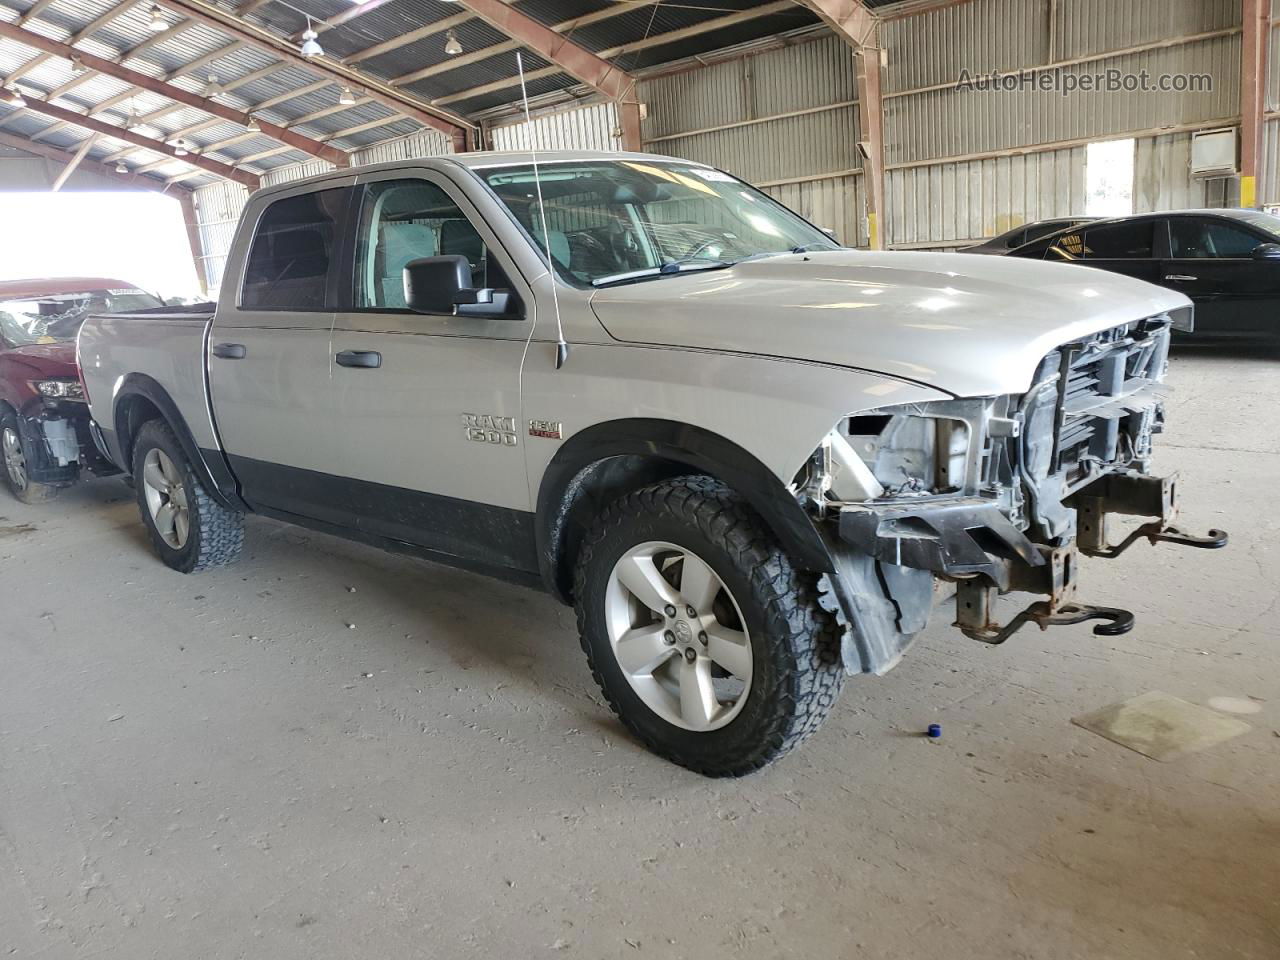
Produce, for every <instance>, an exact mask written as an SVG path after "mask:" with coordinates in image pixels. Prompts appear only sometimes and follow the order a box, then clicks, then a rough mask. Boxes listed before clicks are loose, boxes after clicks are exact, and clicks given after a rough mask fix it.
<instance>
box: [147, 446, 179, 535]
mask: <svg viewBox="0 0 1280 960" xmlns="http://www.w3.org/2000/svg"><path fill="white" fill-rule="evenodd" d="M142 484H143V493H144V494H145V496H146V500H147V509H148V510H149V511H150V512H151V522H152V523H154V524H155V528H156V532H157V533H159V534H160V538H161V539H162V540H164V542H165V543H167V544H168V545H169V546H171V547H172V548H173V549H175V550H181V549H182V548H183V547H184V546H186V543H187V536H188V535H189V534H190V532H191V512H190V509H189V507H188V504H187V490H186V487H185V486H184V485H183V483H182V474H181V473H179V472H178V468H177V466H175V465H174V462H173V460H171V459H170V458H169V455H168V454H167V453H165V452H164V451H163V450H161V449H160V448H159V447H152V448H151V449H150V450H148V451H147V455H146V457H145V459H144V460H143V461H142Z"/></svg>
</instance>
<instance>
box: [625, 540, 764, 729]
mask: <svg viewBox="0 0 1280 960" xmlns="http://www.w3.org/2000/svg"><path fill="white" fill-rule="evenodd" d="M605 622H606V626H607V632H608V635H609V644H610V647H611V648H612V650H613V654H614V657H615V658H616V660H617V663H618V666H619V667H620V668H621V670H622V673H623V675H624V676H625V677H626V678H627V682H628V683H629V684H630V685H631V689H632V690H634V691H635V693H636V694H637V696H639V697H640V699H641V700H642V701H644V703H645V705H646V706H647V707H649V709H650V710H652V711H653V712H654V713H656V714H657V715H658V716H659V717H661V718H662V719H663V720H665V721H667V722H668V723H671V724H674V725H675V726H678V727H682V728H684V729H686V730H694V731H697V732H700V733H702V732H707V731H710V730H716V729H719V728H720V727H723V726H725V725H726V724H727V723H729V722H730V721H731V720H733V718H734V717H736V716H737V715H738V713H739V711H741V710H742V706H743V704H744V703H746V700H747V696H748V694H749V693H750V691H751V674H752V653H751V638H750V636H748V633H747V629H746V625H745V622H744V621H743V619H742V611H741V610H740V609H739V607H738V603H737V601H736V600H734V598H733V595H732V594H731V593H730V592H729V590H728V588H727V587H726V586H725V584H724V581H723V580H721V579H720V577H719V575H717V574H716V572H715V571H714V570H713V569H712V568H711V565H710V564H708V563H707V562H706V561H705V560H703V559H702V558H701V557H699V556H697V555H696V554H694V553H692V552H690V551H689V550H686V549H684V548H683V547H679V546H676V545H675V544H672V543H663V542H657V541H651V542H648V543H642V544H639V545H637V546H635V547H632V548H631V549H630V550H628V551H627V552H626V553H624V554H623V555H622V557H621V558H620V559H619V560H618V562H617V563H616V564H615V565H614V568H613V571H612V572H611V573H610V575H609V583H608V586H607V587H606V590H605Z"/></svg>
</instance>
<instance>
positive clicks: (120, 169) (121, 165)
mask: <svg viewBox="0 0 1280 960" xmlns="http://www.w3.org/2000/svg"><path fill="white" fill-rule="evenodd" d="M128 172H129V168H128V167H126V166H125V165H124V161H123V160H121V161H119V162H118V163H117V164H116V173H128Z"/></svg>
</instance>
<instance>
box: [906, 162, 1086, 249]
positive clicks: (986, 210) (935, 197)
mask: <svg viewBox="0 0 1280 960" xmlns="http://www.w3.org/2000/svg"><path fill="white" fill-rule="evenodd" d="M1084 186H1085V180H1084V147H1068V148H1064V149H1061V150H1049V151H1044V152H1041V153H1030V154H1024V155H1022V156H1006V157H988V158H986V159H982V160H969V161H964V162H960V163H945V164H933V165H930V166H927V167H908V168H905V169H901V170H890V171H888V174H887V175H886V178H885V191H886V192H887V193H888V194H889V195H890V196H891V197H892V198H893V204H892V206H891V207H890V210H889V225H888V229H889V236H890V237H892V238H893V243H894V244H895V245H897V246H913V245H920V246H938V245H948V244H950V243H952V242H955V243H959V242H962V241H973V240H976V239H979V238H981V237H990V236H994V235H995V234H998V233H1003V232H1004V231H1006V230H1009V229H1011V228H1013V227H1016V226H1017V225H1018V224H1021V223H1026V222H1027V221H1029V220H1043V219H1045V218H1048V217H1062V216H1067V215H1069V214H1071V213H1075V212H1078V211H1081V210H1083V209H1084V202H1085V198H1084V194H1085V190H1084Z"/></svg>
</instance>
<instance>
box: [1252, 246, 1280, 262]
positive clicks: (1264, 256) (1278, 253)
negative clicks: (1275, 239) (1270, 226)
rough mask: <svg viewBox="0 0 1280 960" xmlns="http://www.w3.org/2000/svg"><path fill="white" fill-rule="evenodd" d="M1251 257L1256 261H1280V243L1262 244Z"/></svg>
mask: <svg viewBox="0 0 1280 960" xmlns="http://www.w3.org/2000/svg"><path fill="white" fill-rule="evenodd" d="M1251 256H1252V257H1253V259H1255V260H1280V243H1260V244H1258V245H1257V246H1256V247H1254V248H1253V253H1252V254H1251Z"/></svg>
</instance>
